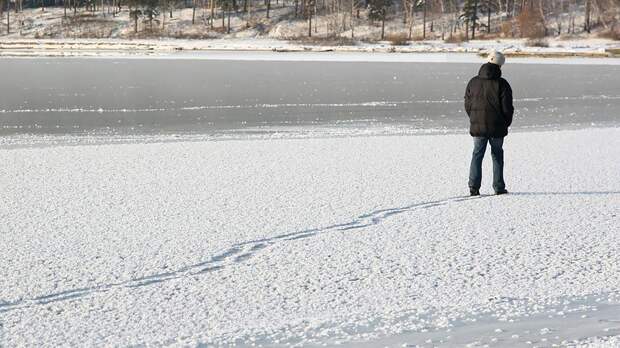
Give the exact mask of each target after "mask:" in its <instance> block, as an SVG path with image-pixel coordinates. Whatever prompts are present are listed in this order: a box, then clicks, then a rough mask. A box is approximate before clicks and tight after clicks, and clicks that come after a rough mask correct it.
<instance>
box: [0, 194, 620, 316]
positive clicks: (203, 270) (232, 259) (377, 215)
mask: <svg viewBox="0 0 620 348" xmlns="http://www.w3.org/2000/svg"><path fill="white" fill-rule="evenodd" d="M579 195H587V196H597V195H620V191H577V192H559V191H557V192H542V191H541V192H511V193H509V194H508V195H505V196H504V195H502V196H499V197H498V198H500V199H503V198H505V197H511V196H579ZM490 197H494V196H492V195H481V196H474V197H469V196H456V197H450V198H447V199H443V200H436V201H429V202H423V203H414V204H411V205H407V206H402V207H394V208H387V209H378V210H374V211H371V212H369V213H366V214H362V215H360V216H358V217H356V218H354V219H352V220H350V221H348V222H344V223H339V224H333V225H329V226H325V227H321V228H312V229H306V230H301V231H293V232H287V233H283V234H279V235H275V236H271V237H267V238H261V239H255V240H249V241H245V242H240V243H235V244H233V245H232V246H231V247H229V248H227V249H225V250H222V251H220V252H219V253H217V254H216V255H214V256H212V257H211V258H209V259H208V260H205V261H201V262H198V263H195V264H192V265H188V266H184V267H181V268H179V269H177V270H171V271H167V272H161V273H155V274H152V275H149V276H144V277H140V278H134V279H130V280H126V281H122V282H117V283H109V284H102V285H96V286H90V287H83V288H78V289H71V290H65V291H61V292H57V293H52V294H47V295H40V296H35V297H32V298H27V299H20V300H17V301H12V302H8V301H2V300H0V313H3V312H8V311H12V310H16V309H25V308H29V307H32V306H37V305H46V304H49V303H53V302H60V301H67V300H73V299H79V298H83V297H86V296H88V295H92V294H95V293H103V292H107V291H109V290H112V289H115V288H137V287H143V286H148V285H153V284H157V283H162V282H166V281H169V280H173V279H179V278H184V277H189V276H198V275H204V274H208V273H210V272H214V271H218V270H220V269H223V268H225V267H229V266H232V265H235V264H239V263H242V262H245V261H247V260H248V259H250V258H252V257H253V256H255V255H256V254H257V253H259V252H260V251H261V250H263V249H265V248H268V247H270V246H273V245H274V244H277V243H283V242H286V241H293V240H300V239H306V238H310V237H313V236H316V235H318V234H325V233H333V232H338V231H340V232H343V233H344V232H346V231H351V230H356V229H362V228H365V227H369V226H373V225H378V224H380V223H381V222H383V221H384V220H385V219H387V218H389V217H391V216H394V215H398V214H403V213H406V212H412V211H416V210H422V209H429V208H433V207H438V206H446V205H448V204H453V203H460V202H464V201H472V200H479V199H489V198H490Z"/></svg>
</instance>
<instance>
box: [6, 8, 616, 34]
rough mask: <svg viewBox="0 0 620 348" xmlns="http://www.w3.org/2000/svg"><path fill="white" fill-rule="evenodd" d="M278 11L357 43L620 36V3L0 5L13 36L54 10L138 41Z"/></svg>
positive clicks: (311, 30) (224, 26)
mask: <svg viewBox="0 0 620 348" xmlns="http://www.w3.org/2000/svg"><path fill="white" fill-rule="evenodd" d="M274 1H275V4H274V3H272V2H274ZM274 5H275V6H277V8H279V9H281V8H287V9H288V10H289V11H288V15H289V16H290V15H292V17H293V18H295V19H297V20H304V21H306V22H307V32H306V35H307V36H308V37H311V36H312V35H313V34H316V33H317V28H316V25H314V27H313V19H315V18H316V17H317V16H322V18H323V19H324V20H325V19H327V21H328V25H327V28H328V31H329V33H328V34H329V35H332V36H343V35H350V37H351V38H355V35H356V32H355V27H356V25H359V23H361V21H369V22H370V23H372V24H374V25H377V26H381V39H384V38H385V36H386V21H394V20H399V21H402V26H401V27H400V29H399V33H400V34H401V35H405V36H406V39H407V40H412V39H414V38H415V39H427V38H429V36H432V37H435V38H436V37H441V38H442V39H444V40H445V39H453V38H454V37H455V36H456V37H459V38H460V39H462V40H469V39H475V38H476V37H477V36H480V35H491V34H498V33H499V34H502V35H504V36H512V37H544V36H548V35H560V34H563V33H569V34H570V33H576V32H590V31H591V30H592V28H594V27H597V26H601V27H604V28H606V29H607V30H609V31H612V32H618V31H620V27H619V26H618V20H619V17H620V10H619V8H620V0H0V12H2V15H3V16H6V32H7V33H10V31H11V28H10V15H11V12H14V13H19V12H21V11H23V10H24V9H25V8H41V10H42V11H45V9H46V7H51V6H54V7H60V6H62V7H63V8H64V17H67V16H77V15H79V14H81V13H84V12H90V13H93V14H100V15H102V16H113V17H116V16H120V15H127V16H128V17H129V19H130V20H131V21H132V22H133V27H134V31H135V32H136V33H137V32H138V31H139V25H138V24H139V22H140V21H142V22H144V23H146V26H145V28H146V29H151V30H152V29H154V26H156V27H160V28H165V26H166V18H168V19H171V18H173V16H174V11H175V10H177V9H181V8H191V9H192V24H197V16H196V11H197V9H198V8H200V9H202V10H203V12H206V13H207V16H206V17H205V18H202V20H201V23H198V24H204V25H206V27H207V28H205V30H209V29H212V30H219V31H222V32H227V33H230V32H231V30H233V29H232V28H231V24H230V23H231V17H235V18H240V19H244V20H245V27H246V28H249V27H252V26H253V25H255V24H256V23H255V22H256V21H255V20H254V19H256V18H259V17H263V18H265V19H270V18H271V17H270V16H272V13H273V7H274ZM577 18H579V19H580V21H578V20H577ZM276 20H277V18H276ZM216 21H218V22H219V23H216ZM420 27H421V29H420ZM416 28H417V31H418V33H417V34H416V36H415V37H414V29H416Z"/></svg>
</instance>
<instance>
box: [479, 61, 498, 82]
mask: <svg viewBox="0 0 620 348" xmlns="http://www.w3.org/2000/svg"><path fill="white" fill-rule="evenodd" d="M478 77H480V78H481V79H485V80H497V79H499V78H500V77H502V69H500V67H499V65H496V64H493V63H486V64H484V65H482V66H481V67H480V71H479V72H478Z"/></svg>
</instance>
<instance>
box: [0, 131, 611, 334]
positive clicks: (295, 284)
mask: <svg viewBox="0 0 620 348" xmlns="http://www.w3.org/2000/svg"><path fill="white" fill-rule="evenodd" d="M470 150H471V138H470V137H469V136H468V135H429V136H416V137H412V136H390V137H381V136H368V137H350V138H349V137H344V138H329V139H285V140H269V141H265V140H237V141H227V142H213V141H195V142H174V143H170V142H165V143H150V144H140V143H133V144H110V145H92V146H44V147H31V148H9V147H4V148H0V162H2V163H4V164H5V165H3V166H1V167H0V197H1V198H0V218H1V219H2V224H0V235H1V236H2V238H0V250H3V251H4V252H2V253H0V264H2V265H3V267H2V268H0V321H1V322H2V328H1V331H0V332H1V335H0V340H1V341H0V345H2V346H23V345H28V346H58V345H73V346H75V345H86V346H91V345H114V346H117V345H121V346H126V345H137V344H145V345H184V346H185V345H196V344H197V343H205V344H214V345H223V344H232V343H237V344H245V345H251V344H252V342H255V343H256V344H278V343H279V344H284V345H289V344H300V345H311V344H335V343H336V341H338V343H342V344H344V345H354V346H355V345H358V344H362V343H364V342H366V343H369V344H372V342H375V340H381V339H383V338H385V337H400V336H399V335H402V334H407V333H413V334H420V335H422V334H431V333H433V332H437V331H438V330H443V331H442V332H446V335H445V337H443V338H440V339H437V341H435V339H432V338H430V337H427V338H425V340H428V339H431V341H432V342H433V343H435V342H437V343H439V342H440V340H448V341H445V342H448V343H449V340H450V338H449V336H450V335H451V334H454V335H455V337H456V335H457V334H458V333H459V332H461V331H459V332H457V330H456V329H457V326H456V325H457V324H458V325H459V327H460V326H462V325H466V326H465V327H469V325H471V326H472V327H475V325H480V323H481V322H482V321H483V320H482V319H481V318H485V317H491V318H492V319H493V320H494V322H492V324H491V325H489V326H488V334H490V335H500V334H501V335H504V336H507V337H510V335H516V336H517V339H518V340H523V342H525V340H531V337H530V336H528V334H524V333H521V332H519V333H515V332H511V331H505V332H496V329H498V328H503V327H504V324H502V323H509V322H510V321H514V320H521V319H524V318H527V317H530V316H532V317H533V316H539V315H546V314H547V309H549V308H550V309H551V310H552V312H553V313H558V312H561V311H563V313H574V315H575V316H576V318H578V319H575V320H599V319H605V318H602V317H601V316H603V315H607V314H605V313H608V312H605V311H604V310H602V309H604V307H603V304H604V303H607V304H609V305H617V304H618V303H620V299H619V297H618V293H619V292H620V256H619V255H620V235H619V234H618V233H617V231H618V230H620V219H619V218H618V216H619V214H620V161H617V160H614V159H617V158H619V156H620V129H618V128H608V129H587V130H579V131H558V132H538V133H516V134H511V135H510V136H509V137H508V138H507V139H506V146H505V150H506V179H507V182H508V185H509V186H508V189H509V190H510V191H511V192H512V193H511V194H509V195H507V196H499V197H495V196H488V195H487V194H488V193H489V192H490V189H489V188H488V186H489V180H490V179H489V173H490V168H488V162H489V161H488V159H487V163H486V165H485V178H484V188H483V193H484V194H485V195H483V196H482V197H480V198H469V197H463V194H464V193H466V192H467V169H468V161H469V156H470ZM584 298H589V299H592V300H591V301H590V302H587V303H584V304H580V302H578V301H577V300H574V299H584ZM558 307H559V308H558ZM597 309H601V310H600V311H597ZM582 314H587V317H588V318H581V315H582ZM564 315H569V314H564ZM558 318H559V319H558V320H560V322H561V323H563V324H565V323H566V321H561V320H566V319H562V315H558ZM485 320H486V319H485ZM541 323H542V324H541V326H539V327H537V328H536V330H532V331H531V332H530V334H531V335H537V336H536V337H539V338H540V337H543V336H544V337H543V338H545V339H552V338H554V337H555V336H561V335H563V333H561V332H560V333H558V331H556V330H557V328H556V327H555V326H553V325H550V324H549V323H548V322H541ZM555 323H556V324H557V323H558V322H557V321H556V322H555ZM614 325H615V324H613V323H612V322H609V323H608V324H607V326H606V327H608V328H613V327H614ZM616 326H617V325H616ZM452 328H454V329H455V331H454V332H452V333H449V332H448V330H451V329H452ZM545 328H546V329H547V330H545V331H544V333H545V335H541V333H543V331H541V330H543V329H545ZM471 332H472V334H471V337H470V338H471V341H470V342H476V341H478V342H483V341H484V339H486V338H485V337H486V336H484V335H486V333H485V334H484V335H483V334H479V333H477V331H475V330H473V331H471ZM612 333H613V332H608V333H607V334H612ZM603 335H604V333H602V332H598V331H592V332H588V337H593V339H594V337H602V336H603ZM497 337H499V336H497ZM497 337H496V339H497ZM561 338H562V337H560V340H559V341H558V342H561ZM489 339H490V340H491V342H493V341H492V338H489ZM398 346H402V342H399V343H398Z"/></svg>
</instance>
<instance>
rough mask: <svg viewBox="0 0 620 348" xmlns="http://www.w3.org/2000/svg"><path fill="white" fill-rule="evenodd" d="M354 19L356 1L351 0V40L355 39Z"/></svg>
mask: <svg viewBox="0 0 620 348" xmlns="http://www.w3.org/2000/svg"><path fill="white" fill-rule="evenodd" d="M315 1H316V0H315ZM354 17H355V0H351V18H350V23H349V25H350V26H351V39H354V38H355V27H354V25H355V23H354Z"/></svg>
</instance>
